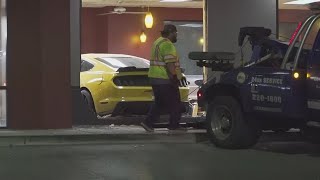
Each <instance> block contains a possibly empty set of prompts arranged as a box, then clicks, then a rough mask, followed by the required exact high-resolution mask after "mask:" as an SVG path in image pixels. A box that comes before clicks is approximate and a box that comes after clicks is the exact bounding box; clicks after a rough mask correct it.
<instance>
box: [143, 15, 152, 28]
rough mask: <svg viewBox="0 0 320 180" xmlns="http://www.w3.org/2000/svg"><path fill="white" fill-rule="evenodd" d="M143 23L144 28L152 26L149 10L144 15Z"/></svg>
mask: <svg viewBox="0 0 320 180" xmlns="http://www.w3.org/2000/svg"><path fill="white" fill-rule="evenodd" d="M144 23H145V25H146V28H148V29H150V28H152V26H153V16H152V13H151V12H150V11H149V12H148V13H147V14H146V17H145V19H144Z"/></svg>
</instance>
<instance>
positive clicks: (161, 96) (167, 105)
mask: <svg viewBox="0 0 320 180" xmlns="http://www.w3.org/2000/svg"><path fill="white" fill-rule="evenodd" d="M152 90H153V94H154V103H153V105H152V106H151V108H150V111H149V113H148V117H147V119H146V122H145V123H146V124H147V125H148V126H150V127H152V126H153V124H154V123H155V122H156V121H158V119H159V118H160V115H161V114H162V113H163V112H169V114H170V119H169V121H170V123H169V127H168V128H169V129H175V128H178V127H179V121H180V119H181V99H180V92H179V87H178V86H175V85H172V84H161V85H152Z"/></svg>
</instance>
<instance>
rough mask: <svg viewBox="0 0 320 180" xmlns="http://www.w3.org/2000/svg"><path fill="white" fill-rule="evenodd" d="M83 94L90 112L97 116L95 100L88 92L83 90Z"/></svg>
mask: <svg viewBox="0 0 320 180" xmlns="http://www.w3.org/2000/svg"><path fill="white" fill-rule="evenodd" d="M81 94H82V97H83V100H84V102H85V103H86V104H87V105H88V108H89V110H90V111H91V112H92V113H93V114H94V115H97V113H96V109H95V107H94V102H93V98H92V96H91V93H90V92H89V91H87V90H81Z"/></svg>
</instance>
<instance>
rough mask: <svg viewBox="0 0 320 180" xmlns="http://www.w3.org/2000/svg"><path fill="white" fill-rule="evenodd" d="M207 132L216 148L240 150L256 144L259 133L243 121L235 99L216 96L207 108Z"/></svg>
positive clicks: (242, 115)
mask: <svg viewBox="0 0 320 180" xmlns="http://www.w3.org/2000/svg"><path fill="white" fill-rule="evenodd" d="M207 132H208V135H209V138H210V140H211V141H212V142H213V143H214V144H215V145H216V146H218V147H222V148H228V149H242V148H249V147H250V146H253V145H254V144H256V142H257V140H258V138H259V135H260V132H261V131H259V129H258V128H257V127H256V126H254V125H252V124H250V123H249V121H246V120H245V118H244V114H243V112H242V108H241V105H240V104H239V103H238V101H237V100H236V99H235V98H233V97H231V96H218V97H215V98H214V100H213V101H212V102H211V103H210V104H209V106H208V110H207Z"/></svg>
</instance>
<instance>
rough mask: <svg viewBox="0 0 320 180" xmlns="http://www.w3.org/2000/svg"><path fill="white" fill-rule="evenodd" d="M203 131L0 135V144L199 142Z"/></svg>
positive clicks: (204, 138) (203, 140) (203, 136)
mask: <svg viewBox="0 0 320 180" xmlns="http://www.w3.org/2000/svg"><path fill="white" fill-rule="evenodd" d="M205 141H207V137H206V134H205V133H199V132H188V133H141V134H68V135H18V136H14V135H10V136H0V146H1V147H4V146H27V145H30V146H31V145H76V144H154V143H175V144H178V143H183V144H187V143H201V142H205Z"/></svg>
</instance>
